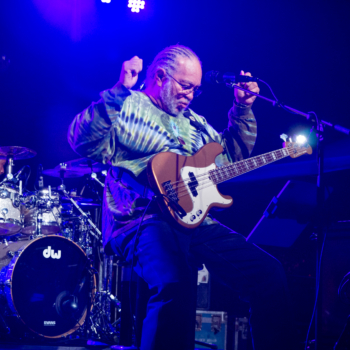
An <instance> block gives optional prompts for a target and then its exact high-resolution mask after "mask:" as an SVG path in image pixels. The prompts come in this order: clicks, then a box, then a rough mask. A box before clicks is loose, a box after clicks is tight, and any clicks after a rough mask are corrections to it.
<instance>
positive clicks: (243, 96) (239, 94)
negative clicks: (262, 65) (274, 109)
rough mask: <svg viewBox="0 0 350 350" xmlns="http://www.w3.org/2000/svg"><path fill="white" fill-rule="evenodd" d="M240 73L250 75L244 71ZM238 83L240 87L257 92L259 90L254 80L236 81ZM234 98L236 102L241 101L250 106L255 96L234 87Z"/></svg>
mask: <svg viewBox="0 0 350 350" xmlns="http://www.w3.org/2000/svg"><path fill="white" fill-rule="evenodd" d="M241 75H247V76H249V77H251V76H252V75H251V73H250V72H246V73H245V72H244V71H241ZM238 85H239V86H241V87H242V88H245V89H247V90H250V91H253V92H255V93H257V94H258V93H259V92H260V89H259V86H258V83H256V82H249V83H238ZM235 98H236V101H237V102H238V103H243V104H245V105H247V106H251V105H252V104H253V102H254V101H255V99H256V96H254V95H251V94H249V93H248V92H245V91H242V90H239V89H235Z"/></svg>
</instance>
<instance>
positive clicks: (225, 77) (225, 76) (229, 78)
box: [205, 70, 259, 84]
mask: <svg viewBox="0 0 350 350" xmlns="http://www.w3.org/2000/svg"><path fill="white" fill-rule="evenodd" d="M205 80H206V81H207V82H208V83H214V84H222V83H245V82H249V81H259V78H257V77H249V76H247V75H239V74H238V75H236V74H234V73H229V72H226V73H220V72H218V71H216V70H211V71H209V72H207V73H206V74H205Z"/></svg>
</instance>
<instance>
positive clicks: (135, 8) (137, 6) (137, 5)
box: [128, 0, 145, 12]
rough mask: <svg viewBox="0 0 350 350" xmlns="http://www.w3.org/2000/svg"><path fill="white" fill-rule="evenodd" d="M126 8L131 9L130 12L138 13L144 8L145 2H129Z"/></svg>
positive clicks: (135, 0) (136, 0)
mask: <svg viewBox="0 0 350 350" xmlns="http://www.w3.org/2000/svg"><path fill="white" fill-rule="evenodd" d="M128 7H130V8H131V11H132V12H140V9H141V10H143V9H144V8H145V2H144V1H142V0H129V4H128Z"/></svg>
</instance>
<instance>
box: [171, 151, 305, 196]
mask: <svg viewBox="0 0 350 350" xmlns="http://www.w3.org/2000/svg"><path fill="white" fill-rule="evenodd" d="M303 153H305V151H303V152H297V153H296V155H297V156H299V155H302V154H303ZM284 157H287V156H284ZM280 159H282V158H280ZM276 160H277V159H276ZM264 165H265V163H264V164H261V165H259V166H258V167H256V168H255V169H257V168H260V167H262V166H264ZM250 171H251V170H250V169H247V170H246V171H244V172H242V173H240V174H238V175H236V176H233V177H237V176H239V175H242V174H245V173H247V172H250ZM203 175H204V176H206V178H205V179H204V182H203V180H200V181H198V185H187V186H186V185H185V184H184V186H178V187H176V189H180V191H178V192H177V198H181V197H184V196H186V195H189V193H188V190H187V187H188V188H189V189H190V190H191V189H193V188H194V187H195V186H201V187H197V188H196V190H197V191H200V190H203V189H205V188H208V187H210V186H215V185H217V184H219V183H222V182H225V181H226V180H227V179H226V178H223V179H222V180H220V181H218V182H216V183H214V182H213V181H212V180H210V179H209V181H205V180H206V179H208V178H207V176H208V173H207V174H203ZM233 177H231V178H233ZM183 182H185V181H183Z"/></svg>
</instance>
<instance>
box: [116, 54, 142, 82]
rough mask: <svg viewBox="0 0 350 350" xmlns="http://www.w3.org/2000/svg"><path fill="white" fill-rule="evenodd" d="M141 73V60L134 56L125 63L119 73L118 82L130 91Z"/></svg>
mask: <svg viewBox="0 0 350 350" xmlns="http://www.w3.org/2000/svg"><path fill="white" fill-rule="evenodd" d="M141 71H142V59H141V58H138V57H137V56H134V57H133V58H132V59H131V60H129V61H125V62H124V63H123V66H122V71H121V72H120V77H119V82H120V83H122V84H123V85H124V86H125V87H126V88H128V89H131V88H132V87H133V86H134V85H135V84H136V83H137V79H138V76H139V73H140V72H141Z"/></svg>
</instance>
